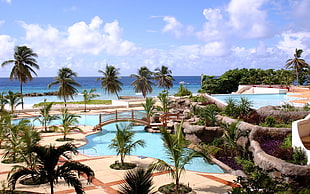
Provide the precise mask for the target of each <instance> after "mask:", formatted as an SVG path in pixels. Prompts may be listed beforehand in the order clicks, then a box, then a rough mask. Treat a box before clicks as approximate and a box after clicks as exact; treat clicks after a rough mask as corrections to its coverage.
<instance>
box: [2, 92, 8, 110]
mask: <svg viewBox="0 0 310 194" xmlns="http://www.w3.org/2000/svg"><path fill="white" fill-rule="evenodd" d="M8 102H9V101H8V99H7V98H6V97H5V92H1V93H0V111H1V112H2V111H4V106H5V105H6V104H7V103H8Z"/></svg>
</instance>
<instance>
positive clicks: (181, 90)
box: [174, 84, 192, 96]
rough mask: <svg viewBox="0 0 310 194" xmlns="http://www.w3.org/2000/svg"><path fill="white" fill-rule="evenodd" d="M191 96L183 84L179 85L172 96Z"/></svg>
mask: <svg viewBox="0 0 310 194" xmlns="http://www.w3.org/2000/svg"><path fill="white" fill-rule="evenodd" d="M190 95H192V92H191V91H189V89H188V88H187V87H184V86H183V84H180V86H179V88H178V91H177V93H175V94H174V96H190Z"/></svg>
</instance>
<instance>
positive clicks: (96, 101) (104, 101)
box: [34, 100, 112, 107]
mask: <svg viewBox="0 0 310 194" xmlns="http://www.w3.org/2000/svg"><path fill="white" fill-rule="evenodd" d="M53 104H64V102H53ZM67 104H84V101H76V102H67ZM86 104H106V105H108V104H112V100H91V101H89V102H88V103H86ZM43 105H44V102H40V103H38V104H34V107H38V106H43Z"/></svg>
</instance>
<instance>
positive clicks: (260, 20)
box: [227, 0, 270, 38]
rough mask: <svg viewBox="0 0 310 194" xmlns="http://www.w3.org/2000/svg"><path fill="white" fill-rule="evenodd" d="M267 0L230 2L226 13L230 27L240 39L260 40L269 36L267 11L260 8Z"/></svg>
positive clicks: (236, 0) (233, 0)
mask: <svg viewBox="0 0 310 194" xmlns="http://www.w3.org/2000/svg"><path fill="white" fill-rule="evenodd" d="M266 2H267V0H231V2H230V3H229V5H228V8H227V11H228V13H229V16H230V25H231V26H232V27H233V29H234V30H235V31H236V33H237V34H239V35H241V36H240V37H244V38H262V37H267V36H268V35H269V34H270V31H269V29H268V27H269V26H268V22H267V11H265V10H262V9H261V7H262V6H263V5H264V3H266Z"/></svg>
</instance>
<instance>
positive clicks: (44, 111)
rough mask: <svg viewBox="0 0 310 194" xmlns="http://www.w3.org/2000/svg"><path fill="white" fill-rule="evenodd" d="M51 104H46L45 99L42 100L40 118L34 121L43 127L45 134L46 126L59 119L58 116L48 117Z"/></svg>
mask: <svg viewBox="0 0 310 194" xmlns="http://www.w3.org/2000/svg"><path fill="white" fill-rule="evenodd" d="M52 106H53V102H46V99H44V102H43V107H42V108H41V109H40V114H41V117H37V118H35V120H38V121H39V122H40V123H41V125H42V126H43V127H44V130H45V132H47V128H48V127H47V126H48V125H49V124H50V123H51V122H52V121H53V120H56V119H59V116H57V115H50V111H51V109H52Z"/></svg>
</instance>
